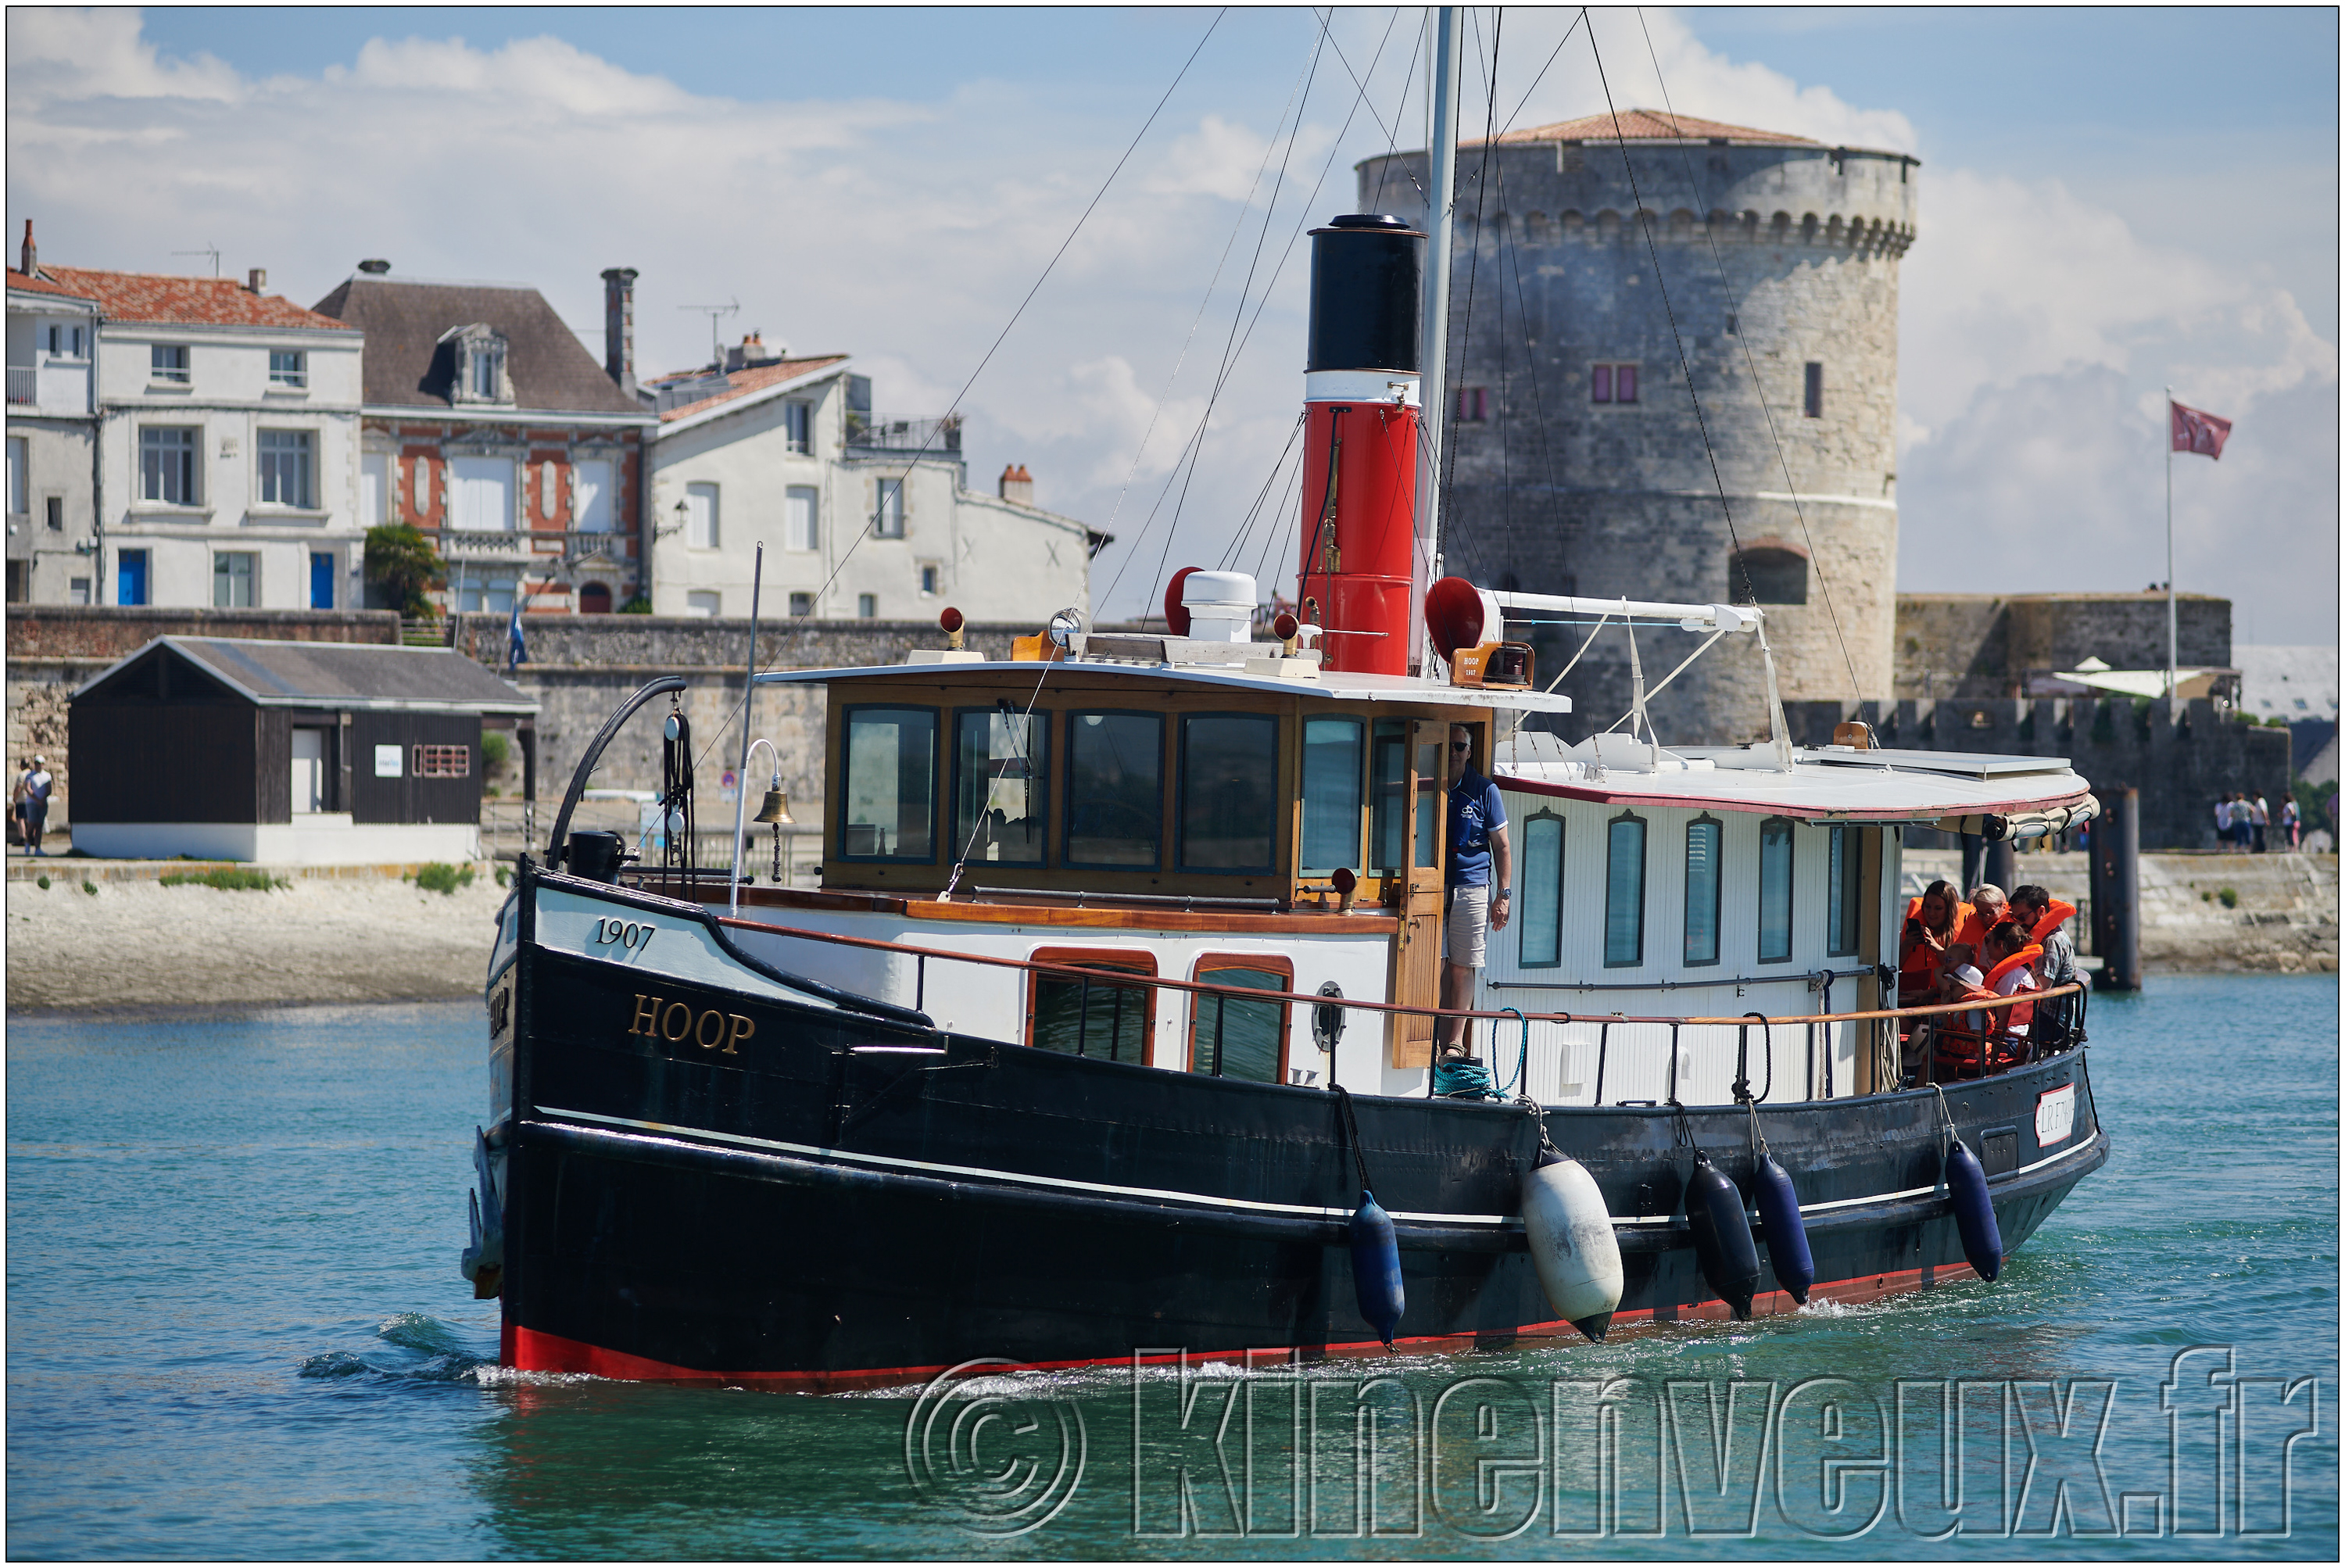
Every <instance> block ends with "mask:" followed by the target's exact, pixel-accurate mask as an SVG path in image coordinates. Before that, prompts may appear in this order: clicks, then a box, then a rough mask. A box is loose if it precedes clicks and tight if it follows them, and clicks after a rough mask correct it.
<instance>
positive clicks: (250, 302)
mask: <svg viewBox="0 0 2345 1568" xmlns="http://www.w3.org/2000/svg"><path fill="white" fill-rule="evenodd" d="M41 275H42V277H43V278H46V279H47V280H49V281H50V282H52V283H55V284H56V285H57V286H58V291H59V292H63V293H67V294H74V295H78V296H80V297H81V298H83V299H88V300H96V301H97V308H98V310H99V311H101V312H102V313H103V314H104V315H105V317H106V319H107V321H139V322H153V323H160V324H164V325H169V326H192V327H290V328H293V329H296V330H298V331H312V332H317V331H325V332H343V331H349V330H350V327H349V324H348V323H346V322H342V321H335V320H334V319H333V318H332V317H331V316H321V315H320V314H318V312H317V311H305V310H303V309H302V308H301V307H300V306H299V305H297V304H295V303H294V302H293V301H292V300H288V299H286V298H285V297H284V296H283V295H281V294H256V293H254V292H253V291H252V290H249V289H248V288H246V287H245V286H244V285H243V284H241V283H239V282H236V281H235V280H232V279H228V278H182V277H177V276H174V275H172V274H169V273H163V272H102V271H99V270H96V269H95V268H90V267H44V268H42V269H41ZM23 276H24V274H22V273H19V272H11V273H9V274H8V286H9V287H10V288H12V289H13V288H17V287H20V286H22V285H19V284H18V282H17V280H18V279H19V278H21V277H23Z"/></svg>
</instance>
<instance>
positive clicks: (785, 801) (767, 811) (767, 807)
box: [751, 789, 797, 827]
mask: <svg viewBox="0 0 2345 1568" xmlns="http://www.w3.org/2000/svg"><path fill="white" fill-rule="evenodd" d="M751 820H753V821H758V822H773V823H777V824H778V823H783V822H787V823H789V824H790V825H791V826H793V827H795V826H797V819H796V818H795V817H792V816H791V815H790V792H789V791H788V790H787V789H768V790H766V803H765V804H764V805H763V806H760V807H758V808H757V814H756V817H754V818H752V819H751Z"/></svg>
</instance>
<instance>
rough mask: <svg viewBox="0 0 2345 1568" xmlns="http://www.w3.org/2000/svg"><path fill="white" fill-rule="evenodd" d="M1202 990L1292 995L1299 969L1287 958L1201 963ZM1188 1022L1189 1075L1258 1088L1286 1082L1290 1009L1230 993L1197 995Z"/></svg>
mask: <svg viewBox="0 0 2345 1568" xmlns="http://www.w3.org/2000/svg"><path fill="white" fill-rule="evenodd" d="M1193 978H1194V979H1195V980H1196V982H1197V983H1198V984H1200V985H1231V986H1244V987H1245V988H1246V989H1247V990H1249V991H1273V992H1276V991H1292V990H1294V965H1293V964H1291V963H1289V962H1287V961H1286V960H1285V959H1283V958H1254V957H1246V958H1214V957H1207V958H1201V959H1199V960H1198V961H1197V968H1196V972H1195V974H1194V976H1193ZM1191 1001H1192V1003H1193V1005H1192V1006H1191V1008H1190V1021H1189V1071H1191V1072H1192V1073H1203V1074H1206V1075H1207V1076H1209V1077H1213V1078H1244V1079H1245V1080H1246V1081H1247V1082H1249V1083H1254V1084H1283V1083H1284V1082H1285V1081H1286V1017H1287V1009H1286V1004H1285V1003H1281V1002H1269V1001H1263V1002H1255V1001H1252V1000H1250V999H1248V998H1246V997H1243V996H1232V995H1229V994H1228V993H1225V992H1219V991H1214V992H1194V993H1191Z"/></svg>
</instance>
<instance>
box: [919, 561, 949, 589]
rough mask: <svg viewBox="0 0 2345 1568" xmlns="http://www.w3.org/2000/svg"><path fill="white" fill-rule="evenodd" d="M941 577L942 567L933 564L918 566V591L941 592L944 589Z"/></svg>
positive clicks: (942, 574) (942, 575) (942, 573)
mask: <svg viewBox="0 0 2345 1568" xmlns="http://www.w3.org/2000/svg"><path fill="white" fill-rule="evenodd" d="M943 577H944V568H943V567H941V566H934V565H924V566H922V567H921V568H920V592H922V593H923V594H940V593H942V592H943V591H944V588H943V585H942V579H943Z"/></svg>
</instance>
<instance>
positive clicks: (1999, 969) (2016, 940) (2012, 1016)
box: [1984, 921, 2044, 1038]
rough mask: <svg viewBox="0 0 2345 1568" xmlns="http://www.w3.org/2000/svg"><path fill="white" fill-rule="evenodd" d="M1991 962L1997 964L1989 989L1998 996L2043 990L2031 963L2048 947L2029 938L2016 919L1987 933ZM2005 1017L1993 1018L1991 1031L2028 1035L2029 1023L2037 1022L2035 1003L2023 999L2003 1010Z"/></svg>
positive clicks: (1988, 977)
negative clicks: (2037, 944) (2043, 947)
mask: <svg viewBox="0 0 2345 1568" xmlns="http://www.w3.org/2000/svg"><path fill="white" fill-rule="evenodd" d="M1986 953H1987V961H1988V962H1990V963H1991V964H1993V965H1994V967H1993V968H1991V969H1989V970H1988V971H1987V972H1986V975H1985V982H1984V983H1985V989H1986V990H1987V991H1989V992H1992V993H1994V994H1995V995H1997V996H2016V995H2018V994H2019V993H2022V992H2025V991H2040V990H2042V989H2043V987H2042V985H2040V984H2039V983H2037V980H2036V976H2035V971H2034V969H2033V968H2032V967H2031V965H2033V964H2034V962H2035V960H2037V959H2038V958H2041V957H2042V956H2043V953H2044V950H2043V949H2042V948H2041V947H2039V946H2036V945H2035V944H2034V943H2032V942H2029V941H2028V940H2027V933H2026V932H2024V931H2022V930H2021V929H2020V927H2019V922H2018V921H2004V922H2003V923H2002V924H2000V925H1998V926H1996V927H1995V929H1994V930H1993V931H1991V932H1987V934H1986ZM1999 1011H2000V1012H2002V1013H2004V1014H2005V1017H2002V1018H1997V1019H1995V1020H1992V1021H1991V1022H1990V1023H1988V1025H1987V1033H1996V1032H2001V1033H2009V1034H2015V1035H2018V1036H2021V1037H2023V1038H2024V1037H2025V1035H2026V1033H2027V1029H2028V1025H2029V1024H2030V1023H2033V1022H2034V1021H2035V1003H2032V1002H2023V1003H2020V1004H2019V1005H2018V1006H2016V1007H2009V1008H2004V1009H2000V1010H1999Z"/></svg>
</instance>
